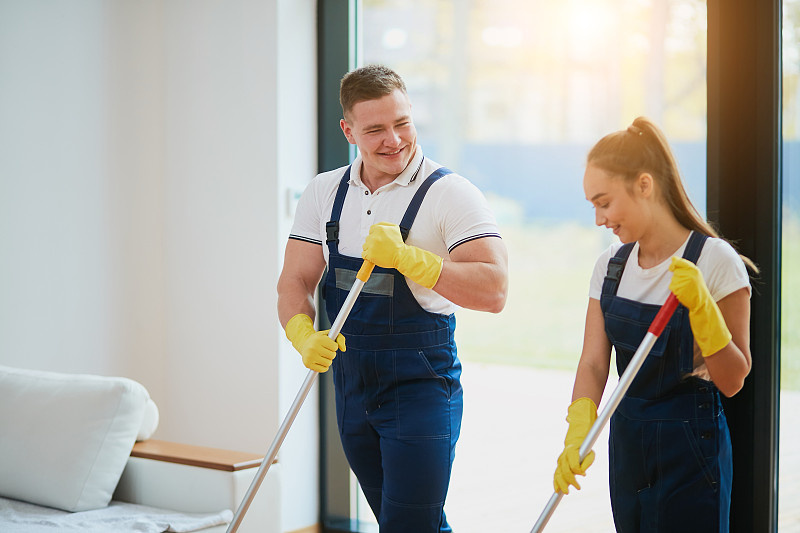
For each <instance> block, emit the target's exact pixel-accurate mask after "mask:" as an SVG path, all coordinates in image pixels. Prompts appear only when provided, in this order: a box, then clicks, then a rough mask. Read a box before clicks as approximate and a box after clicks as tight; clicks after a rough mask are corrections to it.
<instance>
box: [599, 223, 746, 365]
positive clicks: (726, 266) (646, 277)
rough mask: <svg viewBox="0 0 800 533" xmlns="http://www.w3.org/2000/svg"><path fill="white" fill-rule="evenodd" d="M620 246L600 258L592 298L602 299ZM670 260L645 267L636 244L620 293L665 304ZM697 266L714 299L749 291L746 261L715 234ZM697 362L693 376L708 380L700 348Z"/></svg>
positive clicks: (682, 249)
mask: <svg viewBox="0 0 800 533" xmlns="http://www.w3.org/2000/svg"><path fill="white" fill-rule="evenodd" d="M688 242H689V239H688V238H687V239H686V241H685V242H684V243H683V244H682V245H681V247H680V248H678V249H677V250H676V251H675V253H674V254H672V255H675V256H678V257H683V252H684V250H686V245H687V243H688ZM621 246H622V243H615V244H612V245H611V246H610V247H609V248H608V249H607V250H606V251H604V252H603V253H602V254H601V255H600V257H599V258H598V259H597V262H596V263H595V265H594V271H593V272H592V279H591V282H590V284H589V297H590V298H594V299H596V300H599V299H600V293H601V290H602V288H603V280H604V278H605V276H606V272H607V271H608V260H609V259H610V258H612V257H614V255H615V254H616V253H617V250H619V248H620V247H621ZM671 261H672V259H671V258H669V259H667V260H666V261H664V262H662V263H659V264H658V265H656V266H654V267H652V268H642V267H640V266H639V243H638V242H637V243H635V244H634V245H633V249H632V250H631V254H630V255H629V256H628V261H627V262H626V263H625V270H624V272H623V274H622V279H621V280H620V283H619V287H618V288H617V296H620V297H622V298H627V299H629V300H633V301H636V302H641V303H646V304H655V305H661V304H663V303H664V301H666V299H667V296H669V283H670V281H671V280H672V272H670V270H669V265H670V262H671ZM697 268H699V269H700V272H702V274H703V279H704V280H705V282H706V285H707V286H708V290H709V292H710V293H711V297H712V298H714V301H717V302H718V301H720V300H722V299H723V298H725V297H726V296H728V295H729V294H731V293H733V292H736V291H737V290H739V289H742V288H745V287H746V288H747V290H748V293H749V292H750V277H749V276H748V274H747V268H746V267H745V265H744V262H743V261H742V259H741V257H739V254H738V253H736V250H734V249H733V246H731V245H730V244H728V243H727V242H726V241H724V240H722V239H715V238H712V237H709V238H708V239H706V243H705V245H704V246H703V250H702V251H701V252H700V257H699V259H698V260H697ZM694 361H695V364H694V367H695V371H694V372H693V373H692V375H697V376H699V377H702V378H704V379H708V378H709V376H708V372H707V370H706V369H705V364H703V358H702V355H701V354H700V353H699V351H697V350H696V351H695V357H694Z"/></svg>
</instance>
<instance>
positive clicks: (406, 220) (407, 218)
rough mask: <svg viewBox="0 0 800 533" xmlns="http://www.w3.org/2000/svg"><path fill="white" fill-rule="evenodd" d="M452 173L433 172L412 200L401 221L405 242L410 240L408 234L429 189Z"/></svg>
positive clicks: (440, 169)
mask: <svg viewBox="0 0 800 533" xmlns="http://www.w3.org/2000/svg"><path fill="white" fill-rule="evenodd" d="M452 173H453V171H452V170H450V169H449V168H445V167H441V168H439V169H438V170H435V171H434V172H432V173H431V175H430V176H428V177H427V178H426V179H425V181H424V182H423V183H422V185H420V186H419V189H417V192H416V193H415V194H414V197H413V198H412V199H411V203H410V204H408V209H406V213H405V215H403V220H401V221H400V233H401V234H402V235H403V241H405V240H406V239H407V238H408V232H409V231H411V225H412V224H414V219H415V218H417V213H418V212H419V207H420V206H421V205H422V200H423V199H424V198H425V194H426V193H427V192H428V189H430V188H431V185H433V183H434V182H435V181H436V180H438V179H439V178H443V177H444V176H447V175H448V174H452Z"/></svg>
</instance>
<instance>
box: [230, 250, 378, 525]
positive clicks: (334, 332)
mask: <svg viewBox="0 0 800 533" xmlns="http://www.w3.org/2000/svg"><path fill="white" fill-rule="evenodd" d="M373 268H375V264H374V263H370V262H369V261H364V263H362V265H361V268H360V269H359V270H358V273H357V274H356V279H355V281H354V282H353V286H352V287H351V288H350V292H349V293H347V298H345V301H344V304H342V308H341V309H339V313H338V314H337V315H336V318H335V319H334V321H333V324H331V329H330V331H329V332H328V338H329V339H331V340H334V341H335V340H336V337H337V336H338V335H339V332H340V331H341V330H342V326H343V325H344V321H345V320H347V315H349V314H350V311H351V310H352V309H353V304H355V302H356V298H358V295H359V293H361V289H363V288H364V284H365V283H366V282H367V280H368V279H369V276H370V274H372V269H373ZM318 375H319V373H318V372H316V371H314V370H309V371H308V374H306V379H305V381H303V385H302V386H301V387H300V391H298V393H297V396H295V398H294V402H292V406H291V407H290V408H289V412H288V413H287V414H286V417H285V418H284V419H283V423H282V424H281V426H280V428H279V429H278V434H277V435H275V439H274V440H273V441H272V445H270V447H269V450H268V451H267V455H266V456H264V460H263V461H261V466H260V467H258V472H256V476H255V477H254V478H253V482H252V483H250V488H248V489H247V492H246V493H245V495H244V498H243V499H242V502H241V503H240V504H239V508H238V509H237V510H236V513H235V514H234V515H233V519H232V520H231V523H230V524H228V529H227V533H235V532H236V530H238V529H239V526H240V525H241V523H242V519H243V518H244V515H245V513H246V512H247V509H248V508H249V507H250V504H251V503H252V502H253V498H255V496H256V492H258V488H259V487H260V486H261V483H262V482H263V481H264V477H266V475H267V471H268V470H269V467H270V466H271V465H272V463H273V462H274V461H275V457H276V456H277V455H278V450H279V449H280V447H281V444H283V440H284V439H285V438H286V434H287V433H289V428H290V427H291V426H292V422H294V419H295V418H296V417H297V413H299V412H300V407H301V406H302V405H303V402H304V401H305V399H306V396H308V393H309V392H310V391H311V387H313V386H314V382H316V380H317V376H318Z"/></svg>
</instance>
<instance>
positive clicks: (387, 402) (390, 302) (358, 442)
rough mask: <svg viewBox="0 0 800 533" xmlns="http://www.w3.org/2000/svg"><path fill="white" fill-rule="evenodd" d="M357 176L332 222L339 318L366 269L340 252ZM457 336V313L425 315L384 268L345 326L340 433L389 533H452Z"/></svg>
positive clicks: (331, 313)
mask: <svg viewBox="0 0 800 533" xmlns="http://www.w3.org/2000/svg"><path fill="white" fill-rule="evenodd" d="M450 172H451V171H450V170H448V169H445V168H441V169H439V170H437V171H435V172H434V173H433V174H431V175H430V176H429V177H428V178H427V180H425V182H424V183H423V184H422V185H420V187H419V189H418V191H417V193H416V194H415V196H414V198H413V199H412V201H411V203H410V205H409V207H408V209H407V210H406V213H405V215H404V216H403V220H402V221H401V223H400V228H401V233H402V234H403V238H404V239H405V238H406V237H407V236H408V231H409V230H410V229H411V225H412V224H413V222H414V218H415V217H416V214H417V211H418V210H419V207H420V205H421V203H422V200H423V198H424V196H425V193H426V192H427V190H428V188H429V187H430V185H431V184H432V183H433V182H434V181H435V180H437V179H439V178H440V177H442V176H444V175H446V174H449V173H450ZM349 177H350V168H348V169H347V171H346V172H345V174H344V176H343V177H342V180H341V182H340V184H339V188H338V191H337V194H336V198H335V200H334V204H333V209H332V212H331V219H330V222H328V225H327V229H328V235H327V245H328V250H329V252H330V255H329V259H328V274H327V276H326V278H325V299H326V307H327V312H328V317H329V318H330V320H331V322H333V320H334V318H335V317H336V314H337V313H338V311H339V309H340V308H341V306H342V304H343V303H344V300H345V298H346V297H347V294H348V292H349V290H350V288H351V287H352V285H353V281H354V280H355V275H356V272H357V271H358V269H359V268H360V267H361V264H362V259H361V258H360V257H347V256H344V255H341V254H340V253H339V251H338V221H339V218H340V215H341V211H342V206H343V204H344V198H345V196H346V194H347V190H348V188H349V187H348V180H349ZM454 331H455V316H454V315H449V316H448V315H441V314H436V313H429V312H427V311H425V310H424V309H422V307H420V305H419V304H418V303H417V301H416V299H415V298H414V295H413V294H412V292H411V290H410V289H409V288H408V284H407V283H406V279H405V277H404V276H403V275H402V274H400V272H398V271H397V270H395V269H389V268H380V267H377V266H376V267H375V269H374V270H373V272H372V275H371V276H370V278H369V280H368V281H367V283H366V284H365V285H364V288H363V289H362V291H361V294H360V295H359V297H358V299H357V300H356V302H355V305H354V306H353V309H352V311H351V312H350V315H349V316H348V318H347V320H346V321H345V323H344V326H343V327H342V334H343V335H344V337H345V340H346V342H347V351H346V352H344V353H342V354H340V355H339V356H338V357H336V358H335V359H334V361H333V365H332V367H333V380H334V388H335V393H336V415H337V419H338V423H339V432H340V436H341V440H342V445H343V448H344V452H345V455H346V456H347V460H348V462H349V463H350V467H351V468H352V470H353V472H354V473H355V475H356V477H357V478H358V481H359V483H360V485H361V488H362V490H363V491H364V494H365V496H366V498H367V501H368V502H369V505H370V507H371V508H372V511H373V513H374V514H375V516H376V518H377V519H378V523H379V526H380V531H381V533H410V532H414V533H426V532H431V533H433V532H449V531H452V530H451V529H450V526H449V525H448V523H447V520H446V518H445V515H444V510H443V508H444V501H445V496H446V495H447V488H448V485H449V483H450V472H451V467H452V464H453V457H454V453H455V445H456V441H457V440H458V436H459V433H460V430H461V413H462V390H461V382H460V376H461V363H460V362H459V360H458V357H457V356H456V345H455V340H454V337H453V333H454Z"/></svg>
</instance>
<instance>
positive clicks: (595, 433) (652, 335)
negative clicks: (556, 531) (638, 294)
mask: <svg viewBox="0 0 800 533" xmlns="http://www.w3.org/2000/svg"><path fill="white" fill-rule="evenodd" d="M677 307H678V299H677V298H676V297H675V295H674V294H670V295H669V297H668V298H667V301H666V302H664V305H662V306H661V309H659V311H658V314H657V315H656V317H655V318H654V319H653V322H652V323H651V324H650V327H649V328H648V329H647V335H645V336H644V339H643V340H642V342H641V344H639V347H638V348H637V349H636V353H634V354H633V358H632V359H631V362H630V363H629V364H628V367H627V368H626V369H625V372H623V373H622V377H621V378H620V379H619V383H618V384H617V387H616V388H615V389H614V392H613V393H611V397H610V398H609V400H608V404H606V406H605V407H604V408H603V410H602V411H601V412H600V414H599V415H598V416H597V420H595V422H594V424H592V427H591V429H589V433H587V434H586V438H585V439H583V443H581V447H580V450H578V453H579V455H580V461H581V462H583V460H584V459H586V456H587V455H589V452H590V451H592V447H593V446H594V443H595V442H596V441H597V438H598V437H599V436H600V432H601V431H602V430H603V428H604V427H605V425H606V423H608V421H609V419H610V418H611V415H612V414H613V413H614V411H615V410H616V409H617V406H619V403H620V402H621V401H622V397H623V396H625V393H626V392H627V391H628V388H629V387H630V386H631V382H633V378H635V377H636V374H637V372H639V369H640V368H641V366H642V364H643V363H644V360H645V359H646V358H647V354H649V353H650V350H651V349H652V348H653V345H654V344H655V343H656V340H657V339H658V337H659V335H661V333H662V332H663V331H664V327H665V326H666V325H667V322H669V319H670V318H671V317H672V314H673V313H674V312H675V309H677ZM563 497H564V493H563V492H559V491H555V492H553V495H552V496H551V497H550V500H549V501H548V502H547V505H546V506H545V508H544V510H543V511H542V514H540V515H539V519H538V520H537V521H536V524H534V526H533V529H532V530H531V533H540V532H541V531H542V530H543V529H544V526H546V525H547V522H548V521H549V520H550V517H551V516H553V512H554V511H555V510H556V506H557V505H558V504H559V502H561V498H563Z"/></svg>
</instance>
